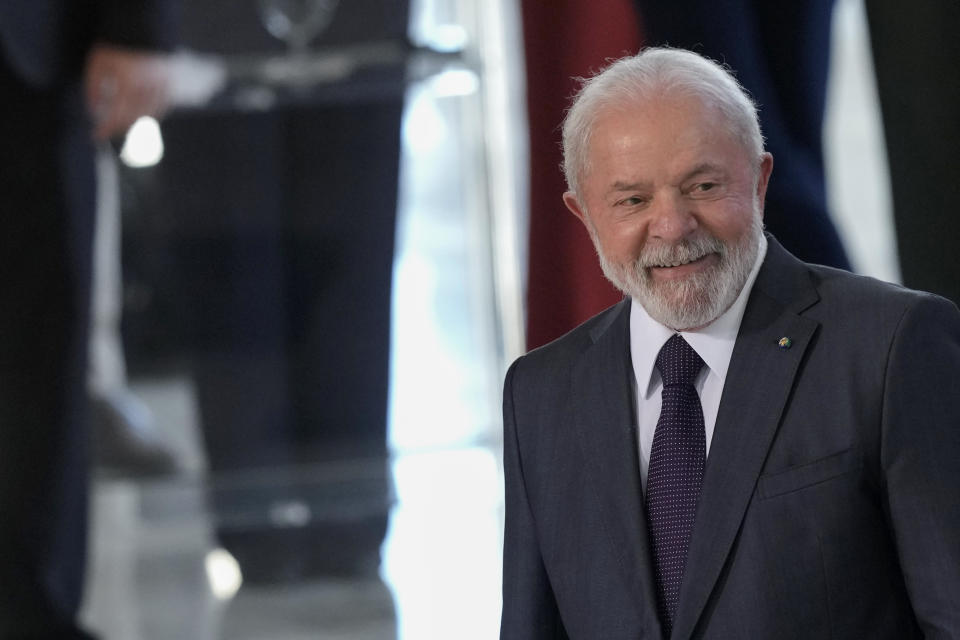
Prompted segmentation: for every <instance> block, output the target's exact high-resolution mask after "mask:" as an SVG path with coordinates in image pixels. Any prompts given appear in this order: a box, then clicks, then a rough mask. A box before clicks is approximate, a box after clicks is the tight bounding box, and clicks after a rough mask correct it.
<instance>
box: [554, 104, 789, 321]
mask: <svg viewBox="0 0 960 640" xmlns="http://www.w3.org/2000/svg"><path fill="white" fill-rule="evenodd" d="M588 153H589V157H588V169H587V172H586V175H583V176H580V190H581V193H579V194H574V193H572V192H567V193H566V194H564V202H565V203H566V205H567V207H568V208H569V209H570V210H571V211H572V212H573V213H574V214H576V215H577V216H578V217H579V218H580V219H581V220H582V221H583V223H584V224H585V225H586V227H587V230H588V231H589V232H590V235H591V238H593V241H594V245H595V246H596V248H597V253H598V254H599V255H600V262H601V266H602V267H603V270H604V273H605V274H606V276H607V278H608V279H610V280H611V282H613V283H614V285H616V286H617V287H618V288H619V289H621V290H622V291H623V292H624V293H626V294H627V295H630V296H631V297H633V298H636V299H637V300H638V301H639V302H640V303H641V304H642V305H643V307H644V309H646V311H647V313H649V314H650V316H651V317H653V318H654V319H655V320H657V321H658V322H660V323H662V324H664V325H666V326H668V327H670V328H672V329H675V330H678V331H679V330H685V329H697V328H700V327H703V326H705V325H707V324H709V323H710V322H712V321H713V320H716V319H717V318H718V317H719V316H720V315H722V314H723V312H724V311H726V310H727V309H728V308H729V307H730V305H732V304H733V302H734V300H736V297H737V295H738V294H739V293H740V290H741V289H742V288H743V285H744V283H745V282H746V279H747V276H748V275H749V273H750V269H751V268H752V267H753V263H754V261H755V259H756V255H757V250H758V248H759V242H760V235H761V233H762V231H761V230H762V225H761V222H760V220H761V217H762V212H763V198H764V194H765V193H766V187H767V180H768V178H769V176H770V171H771V169H772V167H773V158H772V157H771V156H770V154H768V153H764V154H762V156H761V157H754V156H753V155H751V154H750V153H749V152H748V151H747V149H746V146H745V145H744V144H742V143H740V142H739V141H738V140H737V139H735V138H734V136H733V135H732V134H731V133H730V127H729V126H727V123H726V121H725V120H724V117H723V115H722V114H721V113H720V111H719V110H717V109H715V108H711V107H708V106H705V105H704V104H703V103H702V102H700V101H699V100H697V99H695V98H684V97H669V96H668V97H662V96H661V97H657V98H652V99H650V100H649V101H647V102H645V103H641V104H632V105H626V106H620V107H617V108H613V107H607V108H605V109H604V110H602V111H601V112H600V113H599V115H598V118H597V120H596V122H595V124H594V126H593V129H592V131H591V138H590V147H589V152H588Z"/></svg>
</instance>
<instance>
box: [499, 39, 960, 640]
mask: <svg viewBox="0 0 960 640" xmlns="http://www.w3.org/2000/svg"><path fill="white" fill-rule="evenodd" d="M563 148H564V168H565V171H566V178H567V183H568V185H569V191H567V192H566V193H565V194H564V196H563V198H564V202H565V203H566V205H567V207H568V208H569V209H570V210H571V211H572V212H573V213H574V214H575V215H576V216H577V218H579V219H580V220H581V222H582V223H583V224H584V226H585V227H586V230H587V232H588V233H589V235H590V237H591V238H592V239H593V242H594V245H595V248H596V250H597V253H598V255H599V257H600V264H601V266H602V268H603V271H604V273H605V275H606V276H607V278H608V279H610V281H611V282H613V283H614V284H615V285H616V286H617V288H618V289H620V290H621V291H623V293H624V294H626V296H627V297H626V299H625V300H623V301H622V302H620V303H618V304H616V305H614V306H612V307H610V308H609V309H607V310H606V311H604V312H601V313H600V314H598V315H596V316H594V317H593V318H592V319H590V320H588V321H587V322H586V323H584V324H582V325H580V326H579V327H578V328H576V329H574V330H573V331H571V332H570V333H568V334H566V335H565V336H563V337H561V338H559V339H557V340H555V341H554V342H552V343H550V344H548V345H546V346H544V347H541V348H539V349H536V350H534V351H532V352H530V353H528V354H527V355H525V356H523V357H521V358H519V359H518V360H517V361H516V362H515V363H514V364H513V365H512V366H511V368H510V370H509V371H508V373H507V376H506V381H505V384H504V471H505V479H506V483H505V490H506V520H505V522H506V525H505V532H504V578H503V616H502V624H501V638H504V639H505V640H519V639H527V640H532V639H534V638H537V639H547V638H553V639H556V638H570V639H583V640H593V639H594V638H604V639H605V640H618V639H623V640H627V639H628V638H629V639H632V640H636V639H639V638H651V639H652V638H656V639H661V638H669V637H672V638H691V637H694V638H718V639H726V638H830V637H842V638H872V639H880V638H886V639H889V640H901V639H903V638H921V637H926V638H957V637H960V562H958V561H957V560H958V558H960V503H958V501H957V499H956V496H957V495H958V494H960V467H958V465H957V460H958V459H960V377H958V375H957V374H958V372H960V313H958V310H957V307H956V306H955V305H954V304H951V303H950V302H949V301H947V300H945V299H944V298H941V297H939V296H936V295H931V294H928V293H923V292H918V291H911V290H909V289H904V288H902V287H898V286H895V285H891V284H888V283H883V282H879V281H877V280H873V279H870V278H865V277H860V276H856V275H853V274H850V273H848V272H846V271H844V270H840V269H834V268H829V267H823V266H819V265H811V264H807V263H804V262H801V261H800V260H798V259H797V258H795V257H794V256H792V255H791V254H790V253H788V252H787V251H786V250H785V249H784V248H783V247H782V246H781V245H780V244H779V243H778V242H777V241H776V240H775V239H774V237H773V236H772V235H770V234H764V232H763V225H762V220H763V216H764V201H765V195H766V192H767V185H768V183H769V181H770V180H771V172H772V170H773V165H774V158H773V156H771V154H770V153H769V152H767V151H766V150H765V149H764V145H763V137H762V135H761V131H760V126H759V121H758V119H757V112H756V108H755V105H754V104H753V103H752V102H751V101H750V99H749V97H748V96H747V95H746V93H745V92H744V91H743V89H742V87H740V86H739V85H738V84H737V82H736V80H735V79H734V78H733V77H732V76H731V75H730V74H729V73H728V72H726V71H725V70H724V69H723V68H722V67H720V66H719V65H717V64H715V63H713V62H711V61H708V60H705V59H704V58H702V57H700V56H698V55H696V54H693V53H691V52H689V51H682V50H677V49H662V48H659V49H658V48H651V49H646V50H644V51H642V52H641V53H640V54H638V55H637V56H634V57H630V58H624V59H622V60H619V61H617V62H616V63H614V64H612V65H611V66H610V67H608V68H607V69H606V70H604V71H603V72H602V73H600V74H598V75H597V76H595V77H593V78H592V79H590V80H588V81H587V82H586V83H585V84H584V86H583V88H582V89H581V91H580V92H579V93H578V94H577V97H576V98H575V99H574V102H573V105H572V106H571V108H570V110H569V111H568V115H567V118H566V120H565V122H564V127H563ZM774 176H775V174H774ZM560 295H563V292H560Z"/></svg>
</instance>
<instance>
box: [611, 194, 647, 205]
mask: <svg viewBox="0 0 960 640" xmlns="http://www.w3.org/2000/svg"><path fill="white" fill-rule="evenodd" d="M644 202H645V201H644V199H643V198H641V197H640V196H630V197H629V198H624V199H623V200H621V201H620V202H618V203H617V204H620V205H625V206H628V207H635V206H637V205H639V204H643V203H644Z"/></svg>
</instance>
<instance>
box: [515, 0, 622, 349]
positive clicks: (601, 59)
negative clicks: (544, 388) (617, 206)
mask: <svg viewBox="0 0 960 640" xmlns="http://www.w3.org/2000/svg"><path fill="white" fill-rule="evenodd" d="M522 12H523V22H524V25H523V33H524V39H525V48H526V68H527V111H528V116H529V121H530V255H529V264H528V288H527V346H528V347H529V348H534V347H537V346H540V345H542V344H545V343H546V342H549V341H550V340H552V339H554V338H556V337H558V336H560V335H562V334H563V333H565V332H566V331H568V330H570V329H572V328H573V327H575V326H576V325H577V324H579V323H580V322H582V321H584V320H586V319H587V318H589V317H590V316H591V315H593V314H595V313H597V312H598V311H600V310H602V309H604V308H605V307H607V306H609V305H611V304H613V303H614V302H616V301H617V300H619V299H620V297H621V296H620V294H619V292H617V291H616V290H615V289H614V288H613V286H612V285H610V284H609V283H608V282H607V281H606V280H605V279H604V277H603V274H602V273H601V271H600V267H599V265H598V264H597V258H596V255H595V253H594V250H593V245H592V244H591V242H590V238H589V237H588V235H587V233H586V230H585V229H584V228H583V225H582V224H581V223H580V221H579V220H577V219H576V218H575V217H574V216H573V215H572V214H571V213H569V212H568V211H567V209H566V207H564V205H563V201H562V199H561V196H562V195H563V192H564V190H565V189H566V185H565V182H564V179H563V174H562V172H561V170H560V163H561V160H562V156H561V151H560V124H561V122H562V120H563V115H564V111H565V110H566V108H567V106H568V104H569V98H570V96H571V95H573V93H574V92H575V91H576V88H577V83H576V82H575V81H574V80H573V78H574V77H578V76H587V75H590V74H592V73H594V72H596V71H597V70H599V69H600V68H602V67H603V66H604V64H605V62H606V60H607V59H608V58H619V57H621V56H624V55H628V54H631V53H635V52H636V51H637V49H638V48H639V46H640V29H639V23H638V20H637V16H636V13H635V10H634V7H633V3H632V2H631V0H554V1H551V0H523V2H522Z"/></svg>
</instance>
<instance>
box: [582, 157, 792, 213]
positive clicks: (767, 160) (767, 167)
mask: <svg viewBox="0 0 960 640" xmlns="http://www.w3.org/2000/svg"><path fill="white" fill-rule="evenodd" d="M772 172H773V155H771V154H770V153H769V152H764V153H763V155H761V156H760V169H759V171H758V172H757V194H756V195H757V199H758V200H759V201H760V211H761V212H763V206H764V203H765V200H766V197H767V185H768V184H770V174H771V173H772ZM567 206H570V205H567Z"/></svg>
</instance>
